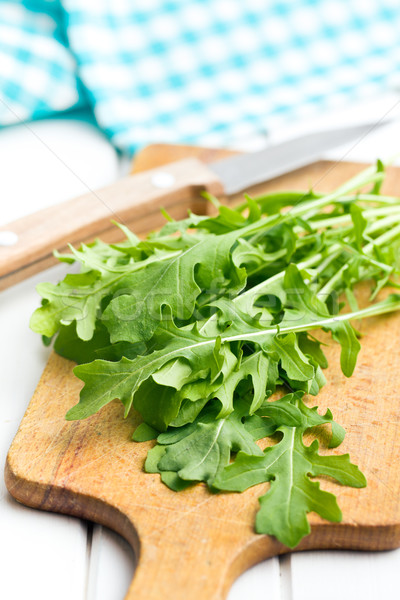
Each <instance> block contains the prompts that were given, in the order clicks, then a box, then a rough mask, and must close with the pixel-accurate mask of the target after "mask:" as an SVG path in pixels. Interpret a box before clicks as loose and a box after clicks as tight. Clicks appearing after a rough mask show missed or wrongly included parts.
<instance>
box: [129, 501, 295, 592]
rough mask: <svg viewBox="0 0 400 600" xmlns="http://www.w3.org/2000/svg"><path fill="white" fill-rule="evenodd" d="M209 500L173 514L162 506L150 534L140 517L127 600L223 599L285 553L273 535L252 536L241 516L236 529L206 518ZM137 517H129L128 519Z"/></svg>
mask: <svg viewBox="0 0 400 600" xmlns="http://www.w3.org/2000/svg"><path fill="white" fill-rule="evenodd" d="M173 493H175V492H173ZM180 493H183V494H184V493H185V492H180ZM211 498H212V496H211V495H210V494H208V493H205V497H204V501H203V505H202V503H200V504H198V505H196V504H194V505H193V507H192V509H191V510H190V509H189V510H187V509H186V510H180V511H176V513H175V511H174V515H171V514H168V513H170V511H168V510H166V514H165V524H164V526H163V525H159V527H158V528H153V530H152V531H151V532H150V531H149V530H148V531H147V532H146V533H144V531H143V527H149V525H151V523H149V520H150V519H149V517H150V515H149V516H148V518H147V519H143V518H140V519H139V520H138V527H135V529H136V532H137V536H138V540H139V551H138V554H139V560H138V565H137V569H136V572H135V575H134V578H133V581H132V583H131V585H130V587H129V590H128V593H127V595H126V596H125V600H160V599H161V598H165V599H169V598H173V599H174V600H205V599H206V600H224V599H225V598H226V596H227V595H228V592H229V589H230V588H231V585H232V583H233V582H234V580H235V579H236V578H237V577H238V576H239V575H240V574H242V573H243V572H244V571H246V570H247V569H248V568H249V567H251V566H253V565H254V564H256V563H258V562H260V561H261V560H263V559H265V558H270V557H272V556H275V555H276V554H278V553H281V552H284V551H287V549H285V548H284V547H283V546H282V544H280V543H279V542H278V541H277V540H276V539H275V538H271V537H269V536H256V535H254V534H253V532H252V530H251V529H252V528H251V526H250V525H248V524H246V526H245V527H244V526H243V523H242V522H241V520H240V519H239V520H238V526H237V528H236V530H235V528H232V526H231V524H230V526H227V523H226V522H225V521H224V520H221V519H219V518H218V516H217V515H215V518H213V517H210V512H209V510H208V504H209V502H210V500H211ZM222 502H223V498H222ZM204 509H205V510H204ZM135 511H137V508H136V509H134V511H133V513H134V512H135ZM129 512H130V511H128V514H129ZM136 516H137V515H136ZM135 520H136V519H135V517H134V516H132V519H131V523H133V522H134V521H135ZM134 546H136V544H134Z"/></svg>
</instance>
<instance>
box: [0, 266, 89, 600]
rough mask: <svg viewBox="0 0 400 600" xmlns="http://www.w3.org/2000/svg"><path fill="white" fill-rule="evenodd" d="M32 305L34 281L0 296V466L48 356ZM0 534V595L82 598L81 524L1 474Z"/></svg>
mask: <svg viewBox="0 0 400 600" xmlns="http://www.w3.org/2000/svg"><path fill="white" fill-rule="evenodd" d="M54 271H55V270H53V276H54V277H56V276H57V274H56V273H55V272H54ZM58 271H60V269H58ZM59 274H60V273H58V275H59ZM38 281H39V279H38ZM36 304H37V297H36V294H35V291H34V286H33V285H32V282H31V284H30V285H29V284H27V283H26V282H24V283H23V284H21V285H18V286H15V287H14V288H11V289H9V290H7V291H6V292H3V293H2V294H1V297H0V332H1V343H0V381H1V392H0V393H1V396H0V453H1V460H2V463H3V464H4V461H5V456H6V453H7V450H8V447H9V445H10V443H11V441H12V439H13V437H14V435H15V432H16V430H17V428H18V425H19V422H20V420H21V418H22V416H23V414H24V412H25V409H26V406H27V404H28V403H29V399H30V397H31V396H32V393H33V391H34V389H35V387H36V384H37V381H38V379H39V377H40V372H41V370H42V369H43V366H44V364H45V362H46V360H47V355H48V350H46V349H44V348H43V347H42V345H41V342H40V339H37V338H38V337H39V336H35V335H34V334H33V333H32V332H30V331H29V329H28V320H29V315H30V313H31V310H32V309H33V308H34V307H35V305H36ZM0 532H1V534H0V573H1V575H0V598H4V599H8V598H10V600H11V599H14V598H15V599H16V600H19V599H20V598H21V599H22V598H32V600H36V599H38V598H43V599H50V598H57V599H58V600H71V599H72V598H73V599H74V600H75V599H76V600H84V598H85V596H84V590H85V581H86V576H87V557H86V525H85V524H82V523H81V522H79V521H78V520H76V519H73V518H70V517H64V516H61V515H50V514H47V513H44V512H40V511H37V510H33V509H29V508H26V507H24V506H22V505H19V504H17V503H16V502H15V501H14V500H13V499H12V498H11V496H10V495H9V494H8V492H7V491H6V488H5V484H4V480H3V478H1V481H0ZM60 584H61V585H60Z"/></svg>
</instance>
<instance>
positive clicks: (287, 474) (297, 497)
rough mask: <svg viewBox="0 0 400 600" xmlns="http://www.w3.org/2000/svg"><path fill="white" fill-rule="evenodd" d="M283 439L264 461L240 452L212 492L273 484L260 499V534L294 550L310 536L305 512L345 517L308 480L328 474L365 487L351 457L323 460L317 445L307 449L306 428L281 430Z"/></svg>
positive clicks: (332, 499)
mask: <svg viewBox="0 0 400 600" xmlns="http://www.w3.org/2000/svg"><path fill="white" fill-rule="evenodd" d="M279 430H280V431H281V432H282V434H283V438H282V440H281V441H280V442H278V443H277V444H275V445H274V446H271V447H268V448H266V450H265V451H264V456H254V455H250V454H249V453H245V452H239V454H238V456H237V458H236V460H235V462H234V463H233V464H232V465H229V466H227V467H226V468H225V469H224V470H223V471H222V472H221V473H220V474H219V475H218V477H217V478H216V480H215V481H214V487H217V488H218V489H221V490H227V491H238V492H240V491H243V490H245V489H247V488H248V487H250V486H253V485H257V484H259V483H263V482H270V483H271V486H270V489H269V490H268V491H267V493H266V494H265V495H263V496H262V497H261V498H260V510H259V512H258V514H257V517H256V531H257V532H258V533H264V534H269V535H274V536H275V537H276V538H277V539H278V540H279V541H281V542H282V543H283V544H285V545H286V546H289V547H290V548H294V547H295V546H297V544H298V543H299V542H300V541H301V539H302V538H303V537H304V536H306V535H308V534H309V532H310V525H309V523H308V520H307V513H309V512H316V513H317V514H319V515H320V516H321V517H322V518H324V519H327V520H329V521H333V522H339V521H341V518H342V514H341V511H340V508H339V507H338V505H337V502H336V498H335V496H334V495H333V494H330V493H328V492H325V491H323V490H321V489H320V486H319V483H317V482H314V481H312V480H311V479H310V477H315V476H318V475H328V476H330V477H333V478H334V479H336V480H337V481H338V482H339V483H342V484H343V485H350V486H352V487H364V486H365V485H366V481H365V477H364V476H363V475H362V473H361V472H360V471H359V469H358V468H357V467H356V466H355V465H353V464H352V463H351V462H350V460H349V456H348V455H347V454H346V455H342V456H320V455H319V454H318V442H317V441H316V440H314V442H313V443H312V444H311V446H305V445H304V443H303V439H302V437H303V436H302V434H303V428H296V427H281V428H280V429H279Z"/></svg>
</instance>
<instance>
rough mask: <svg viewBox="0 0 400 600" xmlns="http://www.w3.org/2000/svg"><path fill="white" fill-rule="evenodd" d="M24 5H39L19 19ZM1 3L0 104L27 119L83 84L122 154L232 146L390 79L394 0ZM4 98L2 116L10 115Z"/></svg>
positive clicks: (394, 75)
mask: <svg viewBox="0 0 400 600" xmlns="http://www.w3.org/2000/svg"><path fill="white" fill-rule="evenodd" d="M8 4H9V5H11V3H7V2H6V3H4V2H1V0H0V11H1V7H3V8H4V5H8ZM16 4H17V5H18V10H17V9H15V5H16ZM29 4H31V5H35V9H36V11H39V12H40V10H42V11H43V10H44V7H45V6H46V7H48V6H51V7H52V11H49V10H48V11H47V13H48V16H46V17H44V16H43V15H39V12H36V13H31V15H30V16H29V18H28V17H27V15H26V14H23V13H24V8H23V7H26V6H28V5H29ZM12 5H13V6H14V10H13V11H11V12H13V15H12V18H13V19H14V20H13V22H12V26H10V22H11V20H12V19H9V20H8V25H5V24H4V23H3V24H1V25H0V27H2V29H0V93H1V94H2V96H4V97H5V100H4V102H5V104H6V106H7V105H11V106H13V105H14V106H17V107H18V110H16V109H15V111H14V112H15V113H16V114H17V115H18V116H19V117H20V118H21V116H22V118H28V117H29V115H31V116H32V117H35V116H38V114H40V113H43V112H46V111H51V110H60V109H61V108H65V107H66V106H67V105H69V106H74V105H77V104H79V103H80V102H82V98H83V92H82V90H84V93H85V94H86V98H87V100H88V101H89V102H90V104H91V105H92V107H93V110H94V113H95V116H96V119H97V122H98V123H99V125H100V126H101V127H102V129H103V130H104V131H105V132H106V133H107V135H108V136H109V137H110V139H111V140H112V141H113V143H114V144H115V145H116V146H117V147H118V148H121V149H123V150H125V151H128V152H134V151H135V150H136V149H137V148H138V147H140V146H143V145H145V144H148V143H151V142H189V143H201V144H206V145H229V144H235V143H239V142H240V140H241V139H244V138H246V137H249V136H252V135H254V134H259V133H263V132H267V131H268V130H270V129H271V128H274V127H276V126H278V125H279V124H280V123H282V122H283V121H285V122H286V123H287V122H289V121H290V120H291V119H299V118H304V117H310V116H312V115H313V114H315V113H317V112H319V113H321V111H323V110H325V109H327V108H330V107H333V106H338V105H341V104H343V103H344V102H352V101H356V100H357V99H360V98H365V97H368V96H372V95H373V94H377V93H379V92H381V91H383V90H387V89H389V88H393V86H398V85H399V84H400V36H399V32H400V3H399V0H268V1H266V0H245V1H244V0H146V1H145V2H138V1H137V0H113V1H111V0H109V1H107V0H61V1H60V2H57V1H56V0H53V1H51V0H50V1H44V0H42V1H40V0H36V1H35V2H33V1H32V0H31V2H29V0H25V1H23V2H16V3H15V2H13V3H12ZM3 12H4V10H3ZM11 12H10V14H11ZM49 12H51V14H49ZM1 14H2V13H1V12H0V21H1ZM18 18H20V23H19V29H18V28H17V21H18ZM56 23H57V26H58V28H57V27H56ZM2 31H4V32H5V34H6V37H7V40H5V38H3V34H2ZM45 42H46V44H47V48H48V51H46V52H45ZM50 48H52V50H51V51H50ZM7 53H8V58H7V60H6V66H5V67H4V66H3V65H4V61H3V55H4V56H6V55H7ZM7 61H8V62H7ZM75 61H76V64H75ZM0 104H1V103H0ZM6 106H0V122H2V123H5V122H6V123H7V122H10V121H12V120H13V116H14V115H13V113H12V114H11V116H10V113H7V108H6Z"/></svg>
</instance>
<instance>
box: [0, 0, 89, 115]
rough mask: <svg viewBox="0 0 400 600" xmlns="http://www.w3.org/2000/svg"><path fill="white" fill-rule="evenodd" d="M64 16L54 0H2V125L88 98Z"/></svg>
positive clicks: (68, 105)
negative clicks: (5, 0) (66, 32)
mask: <svg viewBox="0 0 400 600" xmlns="http://www.w3.org/2000/svg"><path fill="white" fill-rule="evenodd" d="M28 7H29V8H28ZM61 17H62V12H61V6H60V4H59V3H58V1H55V0H47V1H46V0H43V1H40V0H27V1H23V0H22V1H18V0H14V1H13V2H8V1H7V2H4V1H3V0H0V124H1V125H8V124H12V123H16V122H20V121H26V120H29V119H32V118H40V117H44V116H48V115H49V114H52V113H54V112H55V111H61V110H66V109H70V108H74V107H77V106H80V105H83V104H84V102H85V101H86V99H85V97H84V94H83V91H82V90H81V88H80V86H79V82H78V79H77V76H76V62H75V58H74V56H73V55H72V54H71V52H70V51H69V49H68V48H67V44H66V38H65V32H64V31H63V28H62V19H61Z"/></svg>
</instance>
